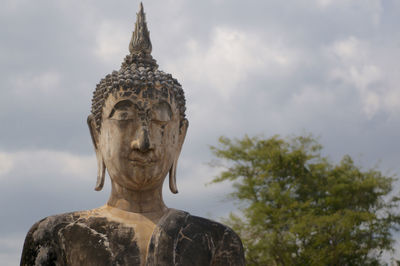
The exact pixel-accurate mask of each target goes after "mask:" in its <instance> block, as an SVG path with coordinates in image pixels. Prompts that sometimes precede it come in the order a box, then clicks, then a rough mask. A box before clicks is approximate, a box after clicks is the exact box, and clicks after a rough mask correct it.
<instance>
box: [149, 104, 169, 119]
mask: <svg viewBox="0 0 400 266" xmlns="http://www.w3.org/2000/svg"><path fill="white" fill-rule="evenodd" d="M171 118H172V110H171V106H170V105H169V104H168V103H167V102H160V103H157V104H156V105H153V107H152V108H151V120H152V121H156V122H168V121H170V120H171Z"/></svg>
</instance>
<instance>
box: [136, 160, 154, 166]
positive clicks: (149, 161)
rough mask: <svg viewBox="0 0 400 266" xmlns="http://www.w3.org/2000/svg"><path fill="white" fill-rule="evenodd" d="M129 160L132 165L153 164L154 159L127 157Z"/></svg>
mask: <svg viewBox="0 0 400 266" xmlns="http://www.w3.org/2000/svg"><path fill="white" fill-rule="evenodd" d="M129 161H130V162H131V163H132V164H134V165H141V166H143V165H152V164H155V163H156V161H155V160H142V159H129Z"/></svg>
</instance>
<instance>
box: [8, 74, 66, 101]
mask: <svg viewBox="0 0 400 266" xmlns="http://www.w3.org/2000/svg"><path fill="white" fill-rule="evenodd" d="M61 78H62V75H61V74H60V73H58V72H56V71H46V72H42V73H40V74H20V75H19V76H16V77H15V78H13V79H12V80H11V84H12V87H13V88H14V89H13V93H15V94H16V95H17V96H18V97H29V96H32V95H37V94H41V95H42V96H50V95H52V94H54V93H56V92H57V90H58V89H59V88H60V84H61V80H62V79H61Z"/></svg>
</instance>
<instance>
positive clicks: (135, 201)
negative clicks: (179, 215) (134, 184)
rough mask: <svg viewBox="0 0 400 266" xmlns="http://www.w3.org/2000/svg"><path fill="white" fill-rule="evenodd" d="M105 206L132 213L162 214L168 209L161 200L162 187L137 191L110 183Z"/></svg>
mask: <svg viewBox="0 0 400 266" xmlns="http://www.w3.org/2000/svg"><path fill="white" fill-rule="evenodd" d="M107 205H109V206H111V207H114V208H118V209H121V210H124V211H128V212H133V213H164V212H165V211H166V210H167V209H168V208H167V206H165V204H164V201H163V199H162V185H160V186H159V187H156V188H155V189H151V190H145V191H137V190H129V189H127V188H125V187H122V186H120V185H119V184H117V183H116V182H111V195H110V198H109V200H108V202H107Z"/></svg>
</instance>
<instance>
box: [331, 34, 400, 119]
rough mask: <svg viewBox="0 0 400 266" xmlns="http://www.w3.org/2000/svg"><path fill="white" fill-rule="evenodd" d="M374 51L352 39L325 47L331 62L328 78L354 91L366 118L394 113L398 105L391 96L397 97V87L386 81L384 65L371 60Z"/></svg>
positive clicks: (367, 44)
mask: <svg viewBox="0 0 400 266" xmlns="http://www.w3.org/2000/svg"><path fill="white" fill-rule="evenodd" d="M377 52H379V50H378V49H375V47H372V45H371V44H370V43H368V42H367V41H364V40H361V39H359V38H356V37H354V36H350V37H348V38H346V39H343V40H340V41H336V42H334V43H333V44H332V45H331V46H330V47H329V48H328V54H329V55H330V56H331V62H330V63H332V66H331V70H330V73H329V76H330V79H331V80H333V81H335V80H336V81H341V82H343V83H344V84H347V85H349V86H350V87H353V88H355V89H356V91H357V93H358V95H359V97H360V99H361V102H362V110H363V112H364V114H365V115H366V116H367V117H368V118H372V117H373V116H375V115H376V113H378V112H379V111H384V112H388V113H396V112H397V111H398V110H399V107H398V103H400V102H399V100H397V99H398V98H395V97H393V96H397V95H399V92H398V89H397V85H395V86H393V84H391V83H388V82H387V81H388V77H387V76H386V74H385V73H386V71H385V70H388V66H386V65H382V64H381V63H379V61H378V60H375V58H374V55H375V54H376V53H377ZM375 56H376V55H375Z"/></svg>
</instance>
